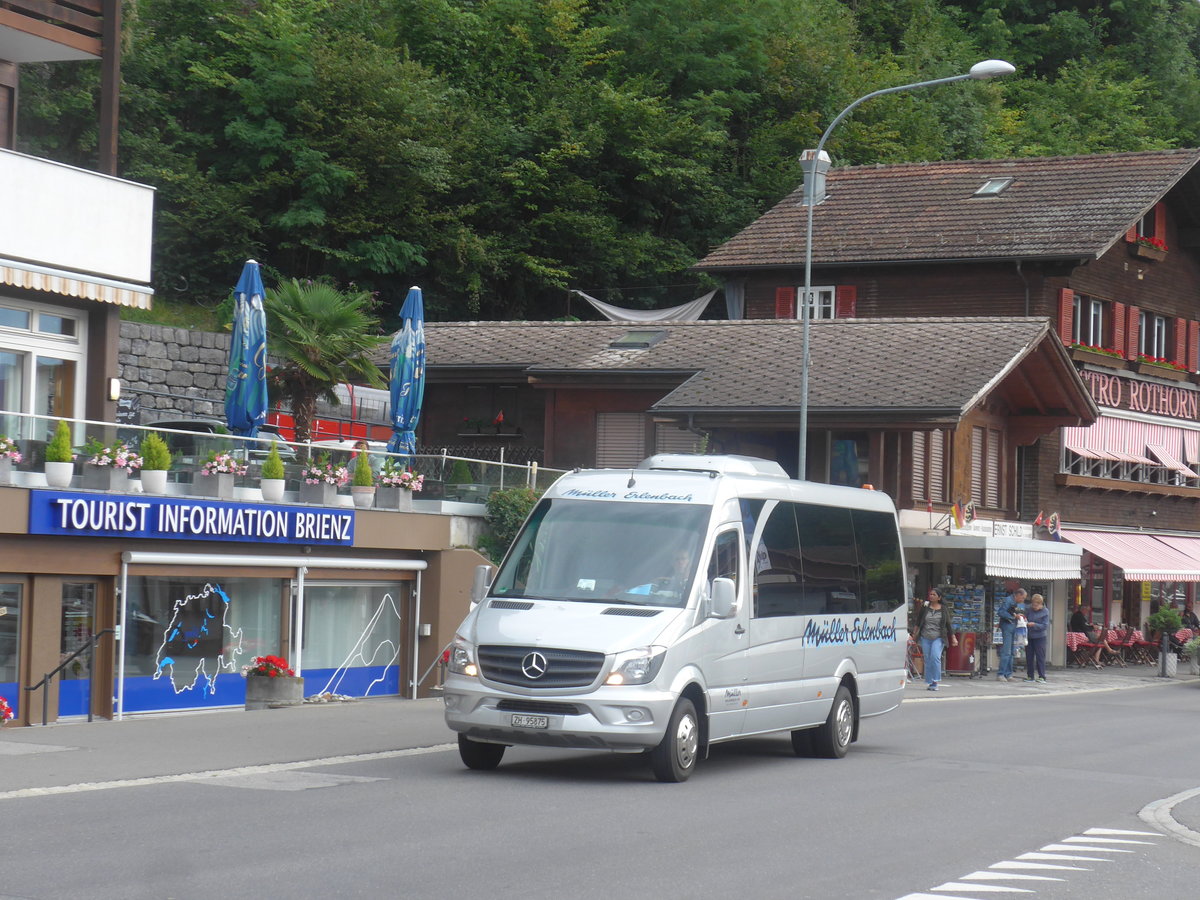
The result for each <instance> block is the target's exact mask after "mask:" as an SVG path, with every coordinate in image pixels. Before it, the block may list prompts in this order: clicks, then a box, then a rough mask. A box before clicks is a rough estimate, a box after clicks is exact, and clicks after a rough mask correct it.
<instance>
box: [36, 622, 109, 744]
mask: <svg viewBox="0 0 1200 900" xmlns="http://www.w3.org/2000/svg"><path fill="white" fill-rule="evenodd" d="M115 633H116V629H115V628H105V629H104V630H103V631H97V632H96V633H95V634H93V635H92V636H91V637H90V638H89V639H88V641H87V643H85V644H84V645H83V646H82V647H80V648H79V649H78V650H76V651H75V652H74V653H72V654H71V655H70V656H68V657H67V658H66V659H64V660H63V661H62V662H60V663H59V664H58V666H57V667H56V668H54V669H52V670H50V671H49V672H47V673H46V674H45V675H43V676H42V680H41V681H39V682H38V683H37V684H34V685H30V686H29V687H27V688H25V690H26V691H28V692H29V695H30V696H31V697H32V696H33V692H34V691H37V690H40V691H41V692H42V724H43V725H45V724H46V722H47V720H48V719H49V716H50V708H49V704H50V679H51V678H53V677H54V676H55V675H57V674H58V673H59V672H61V671H62V670H63V669H65V668H66V667H67V666H68V665H70V664H71V663H72V662H74V661H75V660H76V659H77V658H78V657H79V655H80V654H82V653H87V654H88V685H91V684H92V682H93V681H94V680H95V678H96V654H95V653H93V652H91V651H92V650H93V648H95V646H96V642H97V641H99V640H100V638H102V637H104V635H106V634H115ZM59 682H60V683H61V682H62V679H61V678H60V679H59ZM87 720H88V721H89V722H90V721H92V698H91V696H90V694H89V696H88V701H87Z"/></svg>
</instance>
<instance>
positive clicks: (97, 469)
mask: <svg viewBox="0 0 1200 900" xmlns="http://www.w3.org/2000/svg"><path fill="white" fill-rule="evenodd" d="M83 452H84V454H85V455H86V456H87V465H86V467H85V468H84V470H83V486H84V487H85V488H90V489H92V490H97V491H127V490H129V476H130V475H131V474H133V473H134V472H136V471H137V470H138V469H140V468H141V467H142V458H141V457H140V456H138V454H137V453H135V452H134V451H133V450H131V449H130V447H129V445H128V444H126V443H124V442H122V443H120V444H102V443H100V441H98V440H97V439H96V438H94V437H89V438H88V439H87V443H86V444H84V447H83Z"/></svg>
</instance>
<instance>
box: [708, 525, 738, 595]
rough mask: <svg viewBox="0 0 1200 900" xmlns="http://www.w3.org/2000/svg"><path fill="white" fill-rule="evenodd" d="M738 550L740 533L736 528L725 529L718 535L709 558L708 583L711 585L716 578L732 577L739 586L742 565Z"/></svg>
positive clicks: (735, 584) (735, 585)
mask: <svg viewBox="0 0 1200 900" xmlns="http://www.w3.org/2000/svg"><path fill="white" fill-rule="evenodd" d="M740 557H741V554H740V553H739V551H738V533H737V532H736V531H734V530H730V531H723V532H721V533H720V534H718V535H717V540H716V543H715V544H714V545H713V552H712V555H711V556H710V557H709V560H708V583H709V585H710V586H711V585H712V583H713V579H714V578H729V579H732V581H733V584H734V587H737V584H738V577H739V575H740V571H741V566H740V564H739V559H740Z"/></svg>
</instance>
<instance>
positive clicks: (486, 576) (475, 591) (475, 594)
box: [471, 565, 493, 609]
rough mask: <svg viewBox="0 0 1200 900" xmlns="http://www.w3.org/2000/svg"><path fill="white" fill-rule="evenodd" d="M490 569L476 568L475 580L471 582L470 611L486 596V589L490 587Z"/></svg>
mask: <svg viewBox="0 0 1200 900" xmlns="http://www.w3.org/2000/svg"><path fill="white" fill-rule="evenodd" d="M492 571H493V569H492V567H491V566H486V565H485V566H476V567H475V579H474V581H472V582H471V609H474V608H475V607H476V606H478V605H479V602H480V601H481V600H482V599H483V598H484V597H486V596H487V592H488V588H489V587H491V586H492Z"/></svg>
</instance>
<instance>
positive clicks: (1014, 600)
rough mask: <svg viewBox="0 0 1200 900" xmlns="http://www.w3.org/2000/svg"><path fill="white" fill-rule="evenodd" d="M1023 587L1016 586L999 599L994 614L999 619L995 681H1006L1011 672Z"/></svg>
mask: <svg viewBox="0 0 1200 900" xmlns="http://www.w3.org/2000/svg"><path fill="white" fill-rule="evenodd" d="M1024 603H1025V589H1024V588H1017V589H1016V590H1015V591H1013V592H1012V593H1011V594H1009V595H1008V596H1007V597H1005V598H1004V599H1003V600H1001V601H1000V607H999V608H998V609H997V610H996V615H997V616H998V617H999V619H1000V668H999V669H998V670H997V675H996V680H997V681H1008V680H1010V679H1011V678H1012V673H1013V632H1014V631H1015V630H1016V627H1017V613H1019V612H1022V611H1023V610H1024Z"/></svg>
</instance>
